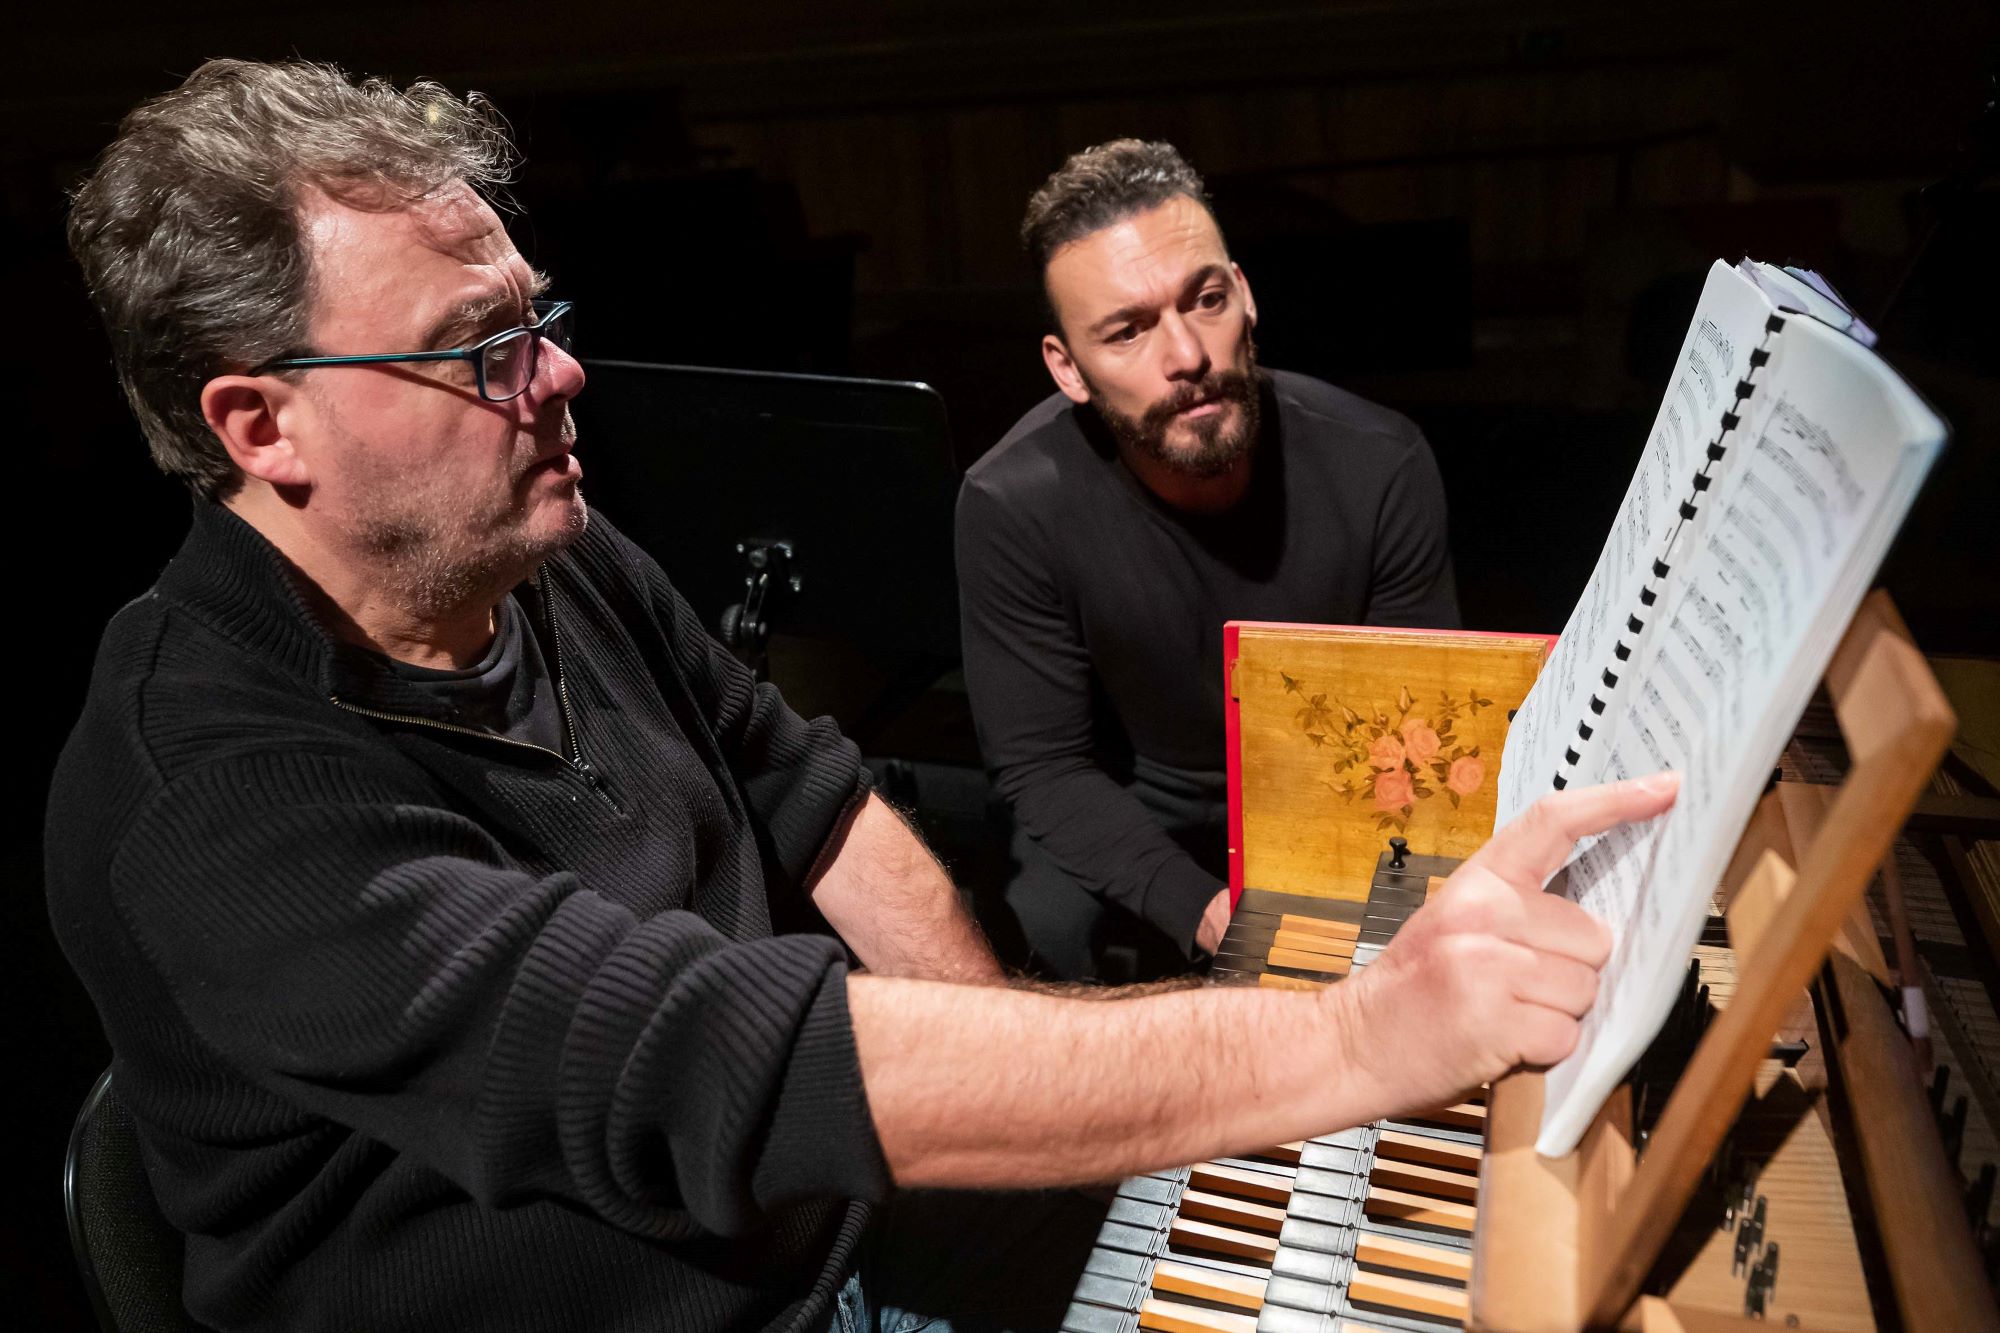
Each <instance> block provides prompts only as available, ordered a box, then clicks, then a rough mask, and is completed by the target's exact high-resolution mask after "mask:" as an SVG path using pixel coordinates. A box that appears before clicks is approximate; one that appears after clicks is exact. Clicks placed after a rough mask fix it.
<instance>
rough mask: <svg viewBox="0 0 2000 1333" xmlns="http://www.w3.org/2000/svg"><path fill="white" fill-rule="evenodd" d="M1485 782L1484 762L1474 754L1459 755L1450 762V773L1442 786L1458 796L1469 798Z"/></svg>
mask: <svg viewBox="0 0 2000 1333" xmlns="http://www.w3.org/2000/svg"><path fill="white" fill-rule="evenodd" d="M1484 781H1486V761H1485V760H1484V759H1481V758H1480V757H1479V756H1478V755H1476V754H1468V755H1461V756H1460V757H1459V758H1457V759H1454V760H1452V761H1451V773H1450V775H1449V776H1447V777H1446V778H1445V780H1444V785H1445V786H1447V787H1449V788H1451V789H1452V790H1453V791H1455V792H1457V793H1458V794H1459V795H1460V796H1470V795H1472V793H1474V792H1476V791H1478V790H1479V784H1480V783H1482V782H1484Z"/></svg>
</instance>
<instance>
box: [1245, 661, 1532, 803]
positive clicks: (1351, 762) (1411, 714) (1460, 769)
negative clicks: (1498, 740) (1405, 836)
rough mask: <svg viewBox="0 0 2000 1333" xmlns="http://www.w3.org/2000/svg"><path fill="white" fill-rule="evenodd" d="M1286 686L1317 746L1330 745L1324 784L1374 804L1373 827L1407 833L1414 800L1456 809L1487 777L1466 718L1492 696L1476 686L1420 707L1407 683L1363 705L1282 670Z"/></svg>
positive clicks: (1440, 696)
mask: <svg viewBox="0 0 2000 1333" xmlns="http://www.w3.org/2000/svg"><path fill="white" fill-rule="evenodd" d="M1278 677H1279V679H1280V680H1282V681H1283V682H1284V685H1285V693H1287V694H1296V695H1298V696H1299V699H1300V700H1301V703H1300V706H1299V711H1298V713H1297V714H1296V716H1295V718H1294V720H1295V721H1296V722H1297V724H1298V727H1299V730H1300V731H1301V732H1303V733H1304V734H1305V738H1306V739H1307V740H1309V741H1311V742H1312V743H1313V748H1314V749H1327V748H1330V749H1331V750H1332V751H1333V772H1334V778H1333V779H1332V780H1328V779H1322V781H1323V782H1324V783H1325V785H1326V787H1327V789H1328V790H1329V791H1331V792H1333V794H1334V795H1336V796H1338V797H1340V798H1341V799H1342V800H1343V801H1346V802H1348V803H1349V804H1352V803H1353V802H1355V801H1356V800H1363V801H1366V802H1368V803H1369V805H1370V806H1372V807H1373V808H1374V810H1375V816H1376V818H1375V822H1376V826H1377V827H1378V828H1380V829H1383V830H1385V831H1386V830H1391V829H1393V830H1395V831H1396V832H1399V833H1402V832H1407V831H1408V830H1409V827H1410V817H1411V816H1412V815H1413V814H1415V813H1416V808H1417V803H1418V802H1420V801H1426V800H1429V799H1430V798H1431V797H1433V796H1438V795H1442V796H1444V797H1445V799H1447V800H1449V801H1450V802H1451V805H1452V808H1453V809H1454V810H1456V809H1457V808H1458V805H1459V801H1460V800H1461V798H1463V797H1467V796H1470V795H1472V794H1473V793H1474V792H1476V791H1478V790H1479V788H1480V785H1481V784H1482V783H1484V782H1485V781H1486V761H1485V760H1484V759H1483V758H1481V757H1480V754H1479V746H1477V745H1475V744H1468V742H1469V741H1470V740H1471V739H1472V737H1471V734H1470V727H1469V725H1468V724H1469V723H1470V721H1471V719H1472V718H1473V717H1475V716H1477V715H1478V713H1479V710H1480V709H1482V708H1491V707H1492V706H1493V701H1492V700H1491V699H1483V698H1481V697H1480V695H1479V691H1478V690H1476V689H1475V690H1468V691H1466V694H1465V697H1464V698H1463V699H1454V698H1453V697H1452V696H1451V693H1450V691H1448V690H1440V691H1439V692H1438V701H1437V703H1436V705H1435V706H1433V707H1429V708H1425V709H1422V710H1421V711H1420V710H1419V709H1418V706H1417V700H1416V697H1415V696H1414V695H1412V694H1411V693H1410V687H1409V686H1407V685H1405V686H1403V687H1402V688H1401V689H1399V690H1398V691H1397V692H1396V698H1395V701H1394V702H1393V703H1391V704H1387V705H1377V704H1374V703H1368V702H1361V705H1360V707H1358V708H1357V707H1356V706H1354V705H1353V704H1348V703H1343V702H1342V701H1341V700H1339V699H1332V700H1331V701H1329V697H1328V696H1327V695H1325V694H1307V693H1306V690H1307V686H1306V682H1305V681H1303V680H1300V679H1297V678H1295V677H1293V676H1290V675H1287V674H1286V673H1284V672H1282V671H1280V672H1279V673H1278Z"/></svg>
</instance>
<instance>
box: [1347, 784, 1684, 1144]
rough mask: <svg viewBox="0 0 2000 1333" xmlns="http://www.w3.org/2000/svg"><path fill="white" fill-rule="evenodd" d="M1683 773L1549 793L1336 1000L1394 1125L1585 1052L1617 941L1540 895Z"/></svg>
mask: <svg viewBox="0 0 2000 1333" xmlns="http://www.w3.org/2000/svg"><path fill="white" fill-rule="evenodd" d="M1679 790H1680V778H1679V776H1678V775H1677V774H1672V773H1662V774H1655V775H1654V776H1652V777H1648V778H1639V779H1636V780H1633V781H1630V782H1620V783H1614V784H1611V785H1609V786H1603V787H1584V788H1579V789H1576V790H1572V791H1564V792H1557V793H1554V794H1552V795H1549V796H1544V797H1543V798H1542V799H1541V800H1539V801H1537V802H1535V804H1534V805H1533V806H1531V807H1529V808H1528V810H1526V811H1525V812H1524V813H1523V814H1522V815H1521V817H1520V818H1518V819H1516V820H1515V821H1514V822H1513V823H1511V824H1509V825H1508V826H1507V827H1506V828H1503V829H1501V830H1500V831H1499V832H1497V833H1495V834H1494V835H1493V837H1492V838H1491V840H1489V841H1488V842H1487V844H1486V845H1485V846H1484V847H1482V848H1480V849H1479V851H1478V852H1477V853H1475V854H1474V855H1473V856H1472V858H1471V859H1470V860H1468V861H1466V863H1465V864H1464V865H1462V866H1460V867H1459V868H1458V869H1457V871H1455V872H1454V873H1453V874H1452V876H1451V878H1450V879H1449V880H1447V881H1446V882H1445V884H1444V886H1443V887H1442V888H1440V889H1439V890H1438V892H1437V893H1436V894H1435V895H1434V896H1433V897H1432V898H1431V900H1430V902H1429V903H1427V904H1425V905H1424V906H1423V907H1422V908H1421V909H1419V910H1418V911H1417V913H1416V914H1415V915H1414V916H1412V917H1411V918H1410V919H1409V921H1408V922H1407V923H1405V924H1404V926H1403V928H1402V929H1401V930H1399V931H1398V932H1397V933H1396V938H1395V939H1394V941H1393V942H1391V944H1390V946H1389V947H1388V948H1387V949H1385V950H1384V951H1383V952H1382V954H1381V956H1380V957H1378V958H1377V959H1376V960H1375V961H1374V962H1373V963H1371V964H1370V965H1369V966H1368V967H1366V968H1364V969H1362V970H1361V971H1359V972H1357V973H1355V974H1354V976H1353V977H1352V978H1350V979H1349V980H1348V981H1346V982H1344V983H1342V984H1341V985H1338V986H1334V987H1331V988H1329V989H1328V990H1327V991H1326V992H1325V993H1324V995H1325V998H1326V1000H1327V1001H1328V1002H1329V1003H1334V1004H1337V1005H1340V1006H1343V1007H1344V1008H1345V1015H1346V1021H1347V1022H1348V1023H1349V1024H1350V1026H1349V1027H1348V1029H1347V1032H1348V1049H1349V1050H1350V1051H1351V1052H1353V1053H1354V1058H1355V1063H1356V1064H1357V1065H1358V1066H1359V1067H1358V1068H1357V1069H1356V1070H1355V1073H1356V1074H1357V1075H1358V1076H1359V1077H1361V1078H1362V1079H1364V1080H1365V1081H1366V1082H1367V1084H1368V1085H1369V1086H1368V1092H1369V1094H1370V1096H1371V1099H1379V1100H1380V1102H1381V1104H1382V1105H1383V1106H1384V1108H1385V1109H1384V1111H1383V1114H1392V1113H1395V1112H1414V1111H1421V1110H1426V1109H1429V1108H1431V1107H1435V1106H1440V1105H1443V1104H1445V1103H1447V1102H1449V1101H1451V1100H1452V1099H1453V1098H1455V1097H1456V1096H1458V1095H1459V1094H1461V1093H1463V1092H1465V1091H1466V1090H1468V1089H1470V1088H1474V1087H1477V1086H1478V1085H1480V1084H1481V1083H1485V1082H1488V1081H1490V1080H1492V1079H1495V1078H1498V1077H1499V1076H1500V1075H1502V1074H1504V1073H1506V1072H1507V1071H1508V1070H1510V1069H1513V1068H1515V1067H1516V1066H1518V1065H1551V1064H1554V1063H1555V1062H1556V1061H1558V1060H1560V1059H1562V1058H1563V1057H1564V1056H1566V1055H1568V1054H1569V1053H1570V1051H1571V1050H1573V1049H1574V1048H1575V1046H1576V1043H1577V1037H1578V1031H1579V1024H1578V1020H1579V1019H1580V1018H1582V1016H1583V1015H1584V1013H1585V1012H1587V1011H1588V1010H1589V1008H1590V1006H1591V1004H1592V1002H1593V1001H1595V999H1596V998H1597V977H1598V970H1599V969H1600V968H1602V967H1603V966H1604V961H1605V959H1606V958H1607V957H1608V956H1609V955H1610V951H1611V931H1610V930H1609V929H1608V928H1607V927H1606V926H1605V925H1604V924H1603V923H1602V922H1600V921H1599V920H1597V918H1595V917H1593V916H1591V915H1590V913H1588V912H1586V911H1584V910H1583V909H1582V908H1581V907H1578V906H1577V905H1576V904H1574V903H1572V902H1570V901H1568V900H1567V899H1565V898H1562V897H1559V896H1558V895H1556V894H1553V893H1544V892H1543V891H1542V884H1543V882H1544V881H1546V880H1547V879H1548V877H1549V876H1550V875H1552V874H1554V873H1555V871H1556V869H1557V868H1558V867H1560V866H1561V865H1562V864H1563V862H1564V860H1566V859H1567V858H1568V856H1569V852H1570V848H1571V847H1573V846H1574V845H1575V844H1576V840H1577V839H1578V838H1581V837H1584V836H1586V835H1588V834H1592V833H1601V832H1603V831H1604V830H1605V829H1608V828H1611V827H1612V826H1613V825H1616V824H1621V823H1625V822H1627V821H1629V820H1638V819H1650V818H1652V817H1653V816H1654V815H1657V814H1659V813H1660V812H1661V811H1663V810H1665V809H1666V808H1667V807H1668V806H1670V805H1672V804H1673V802H1674V796H1675V794H1676V793H1677V792H1678V791H1679Z"/></svg>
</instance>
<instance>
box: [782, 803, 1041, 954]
mask: <svg viewBox="0 0 2000 1333" xmlns="http://www.w3.org/2000/svg"><path fill="white" fill-rule="evenodd" d="M834 840H835V842H836V843H837V845H838V851H836V852H835V853H834V857H833V860H832V861H831V862H829V863H828V864H827V865H826V866H825V868H824V869H823V870H822V871H821V872H820V874H819V876H818V878H817V879H816V880H814V881H813V883H812V884H811V885H810V886H809V888H810V891H811V893H812V899H813V905H814V906H815V907H817V908H819V910H820V915H822V916H824V917H825V918H826V920H827V924H828V925H830V926H832V927H833V929H834V931H835V932H836V933H837V934H839V936H840V938H841V939H843V940H845V941H846V942H847V946H848V947H849V948H850V949H852V950H854V952H855V954H856V955H857V956H858V957H859V958H860V959H861V961H862V962H863V963H865V964H866V965H867V966H868V969H869V971H871V972H873V973H876V974H878V975H880V976H885V977H927V978H930V979H933V980H937V981H958V982H970V983H973V984H995V983H998V982H1000V981H1001V980H1003V976H1002V973H1001V971H1000V964H999V962H998V961H997V960H995V959H994V957H993V951H992V950H991V949H989V948H988V947H987V946H986V940H985V939H984V937H982V936H981V935H980V933H979V928H978V927H977V926H975V925H974V924H973V923H972V918H971V917H969V916H968V915H967V914H966V912H965V908H964V906H963V905H962V904H961V903H960V902H959V898H958V889H957V887H956V886H955V885H953V884H952V882H951V877H950V876H949V875H947V874H946V873H945V870H944V867H943V866H941V865H939V864H938V862H937V858H936V857H934V856H932V855H931V853H930V849H929V848H927V847H925V846H924V844H923V841H922V840H921V839H919V838H918V837H917V835H916V834H915V833H914V832H912V831H911V829H910V827H909V826H908V825H907V824H905V823H904V822H903V820H902V818H901V816H899V815H898V814H897V813H896V812H895V811H894V810H892V809H890V808H889V806H888V804H887V803H886V802H884V801H883V800H882V798H881V797H879V796H877V795H875V794H874V793H873V792H870V793H869V794H868V798H867V799H866V800H865V801H863V802H862V803H861V804H859V805H858V806H856V807H855V809H854V811H853V813H852V814H851V815H849V817H848V820H847V825H846V827H845V828H844V829H842V830H840V831H837V832H836V833H835V835H834Z"/></svg>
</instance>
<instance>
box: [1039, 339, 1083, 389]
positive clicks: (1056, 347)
mask: <svg viewBox="0 0 2000 1333" xmlns="http://www.w3.org/2000/svg"><path fill="white" fill-rule="evenodd" d="M1042 364H1043V365H1045V366H1047V367H1048V368H1049V377H1050V378H1051V379H1053V380H1054V381H1055V382H1056V387H1057V388H1058V389H1061V390H1062V391H1063V397H1065V398H1067V399H1069V400H1070V401H1071V402H1072V403H1087V402H1089V401H1090V386H1089V385H1087V384H1085V383H1084V382H1083V372H1082V371H1080V370H1078V369H1077V368H1076V362H1075V361H1074V360H1072V359H1071V358H1070V354H1069V348H1068V347H1066V346H1064V344H1063V340H1062V338H1061V337H1059V336H1058V335H1056V334H1053V333H1045V334H1043V335H1042Z"/></svg>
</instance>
